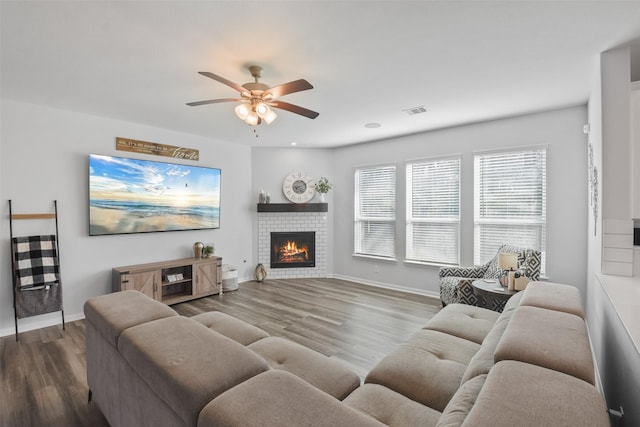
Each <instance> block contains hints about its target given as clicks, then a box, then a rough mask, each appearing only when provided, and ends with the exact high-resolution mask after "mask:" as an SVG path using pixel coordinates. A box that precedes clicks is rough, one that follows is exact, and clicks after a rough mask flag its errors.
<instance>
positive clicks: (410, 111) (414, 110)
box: [402, 105, 427, 116]
mask: <svg viewBox="0 0 640 427" xmlns="http://www.w3.org/2000/svg"><path fill="white" fill-rule="evenodd" d="M402 111H403V112H405V113H407V114H408V115H410V116H414V115H416V114H422V113H426V112H427V109H426V107H425V106H424V105H421V106H419V107H413V108H407V109H406V110H402Z"/></svg>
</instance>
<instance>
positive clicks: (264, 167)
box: [251, 147, 343, 272]
mask: <svg viewBox="0 0 640 427" xmlns="http://www.w3.org/2000/svg"><path fill="white" fill-rule="evenodd" d="M251 169H252V187H253V192H252V193H253V194H252V199H251V200H252V205H251V209H252V210H253V212H254V217H253V218H254V219H253V234H252V235H253V236H254V237H253V239H254V247H255V251H254V253H253V255H254V260H256V261H255V262H256V263H257V260H258V244H257V239H258V231H257V230H258V225H257V224H258V216H257V212H256V209H257V207H256V204H257V203H258V194H259V193H260V190H264V191H265V192H266V193H269V195H270V196H271V203H289V201H288V200H287V198H286V197H285V196H284V193H283V192H282V182H283V181H284V179H285V178H286V177H287V175H289V174H290V173H291V172H299V171H301V172H304V173H306V174H307V175H308V176H311V177H313V178H315V179H316V180H317V179H318V178H320V177H321V176H326V177H327V178H329V181H330V182H334V179H333V176H334V166H333V150H332V149H316V148H300V147H291V148H266V147H254V148H253V150H252V152H251ZM336 191H343V190H341V189H340V187H338V188H336V187H334V188H333V189H332V190H331V191H329V193H327V195H326V201H327V203H329V212H328V215H327V247H328V248H329V251H328V253H327V271H329V272H332V271H333V259H334V257H333V250H332V248H333V218H334V215H335V211H336V210H337V209H340V207H338V206H336V205H334V203H333V200H334V199H333V195H334V194H335V192H336ZM315 197H317V196H314V199H312V200H311V202H316V201H317V200H316V199H315ZM254 267H255V266H254Z"/></svg>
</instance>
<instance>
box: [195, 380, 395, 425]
mask: <svg viewBox="0 0 640 427" xmlns="http://www.w3.org/2000/svg"><path fill="white" fill-rule="evenodd" d="M311 425H313V426H314V427H316V426H317V427H335V426H363V427H369V426H370V427H383V426H384V424H382V423H380V422H379V421H377V420H376V419H374V418H372V417H370V416H368V415H365V414H363V413H361V412H359V411H357V410H355V409H353V408H351V407H349V406H347V405H346V404H344V403H342V402H341V401H339V400H338V399H335V398H333V397H331V396H330V395H328V394H327V393H324V392H322V391H320V390H318V389H317V388H315V387H313V386H311V385H310V384H308V383H306V382H305V381H303V380H301V379H300V378H298V377H296V376H295V375H293V374H290V373H288V372H285V371H281V370H271V371H267V372H264V373H262V374H259V375H257V376H255V377H253V378H251V379H249V380H248V381H245V382H243V383H242V384H240V385H237V386H236V387H234V388H232V389H230V390H228V391H227V392H225V393H223V394H221V395H220V396H218V397H217V398H215V399H213V400H212V401H211V402H209V404H208V405H207V406H205V407H204V409H203V410H202V411H201V412H200V416H199V417H198V427H214V426H215V427H232V426H243V427H281V426H311Z"/></svg>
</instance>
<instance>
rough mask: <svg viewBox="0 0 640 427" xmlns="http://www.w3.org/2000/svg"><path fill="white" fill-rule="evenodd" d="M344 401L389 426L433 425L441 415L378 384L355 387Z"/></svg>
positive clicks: (422, 426) (426, 426)
mask: <svg viewBox="0 0 640 427" xmlns="http://www.w3.org/2000/svg"><path fill="white" fill-rule="evenodd" d="M344 403H345V404H347V405H349V406H351V407H352V408H355V409H357V410H358V411H360V412H364V413H365V414H367V415H369V416H372V417H373V418H375V419H377V420H378V421H380V422H382V423H384V424H386V425H388V426H390V427H395V426H397V427H404V426H421V427H429V426H435V425H436V423H437V422H438V418H440V415H441V414H440V411H436V410H435V409H431V408H429V407H428V406H425V405H422V404H420V403H418V402H415V401H413V400H411V399H409V398H407V397H405V396H403V395H401V394H400V393H396V392H395V391H393V390H390V389H388V388H386V387H384V386H381V385H378V384H365V385H363V386H362V387H359V388H357V389H356V390H355V391H354V392H353V393H351V394H350V395H349V396H348V397H347V398H346V399H345V400H344Z"/></svg>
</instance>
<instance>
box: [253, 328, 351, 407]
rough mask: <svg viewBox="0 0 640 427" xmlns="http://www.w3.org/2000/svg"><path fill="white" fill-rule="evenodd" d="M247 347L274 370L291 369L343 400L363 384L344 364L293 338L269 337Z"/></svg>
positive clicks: (310, 382) (295, 373)
mask: <svg viewBox="0 0 640 427" xmlns="http://www.w3.org/2000/svg"><path fill="white" fill-rule="evenodd" d="M247 348H249V349H251V350H253V351H255V352H256V353H257V354H259V355H260V356H262V357H263V358H264V359H265V360H266V361H267V362H268V363H269V365H270V366H271V367H272V368H273V369H280V370H284V371H288V372H290V373H292V374H294V375H296V376H297V377H299V378H301V379H303V380H305V381H307V382H308V383H309V384H311V385H313V386H315V387H317V388H319V389H320V390H322V391H324V392H326V393H329V394H330V395H331V396H333V397H335V398H336V399H340V400H342V399H344V398H345V397H347V396H348V395H349V393H351V392H352V391H353V390H355V389H356V388H357V387H358V386H360V377H359V376H358V375H357V374H355V373H354V372H352V371H351V370H350V369H349V368H347V367H346V366H345V365H344V363H342V362H340V361H339V360H336V359H331V358H329V357H327V356H325V355H324V354H320V353H318V352H317V351H313V350H311V349H310V348H307V347H304V346H302V345H300V344H298V343H295V342H293V341H289V340H286V339H284V338H280V337H268V338H264V339H261V340H259V341H256V342H255V343H253V344H250V345H249V346H248V347H247Z"/></svg>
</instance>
